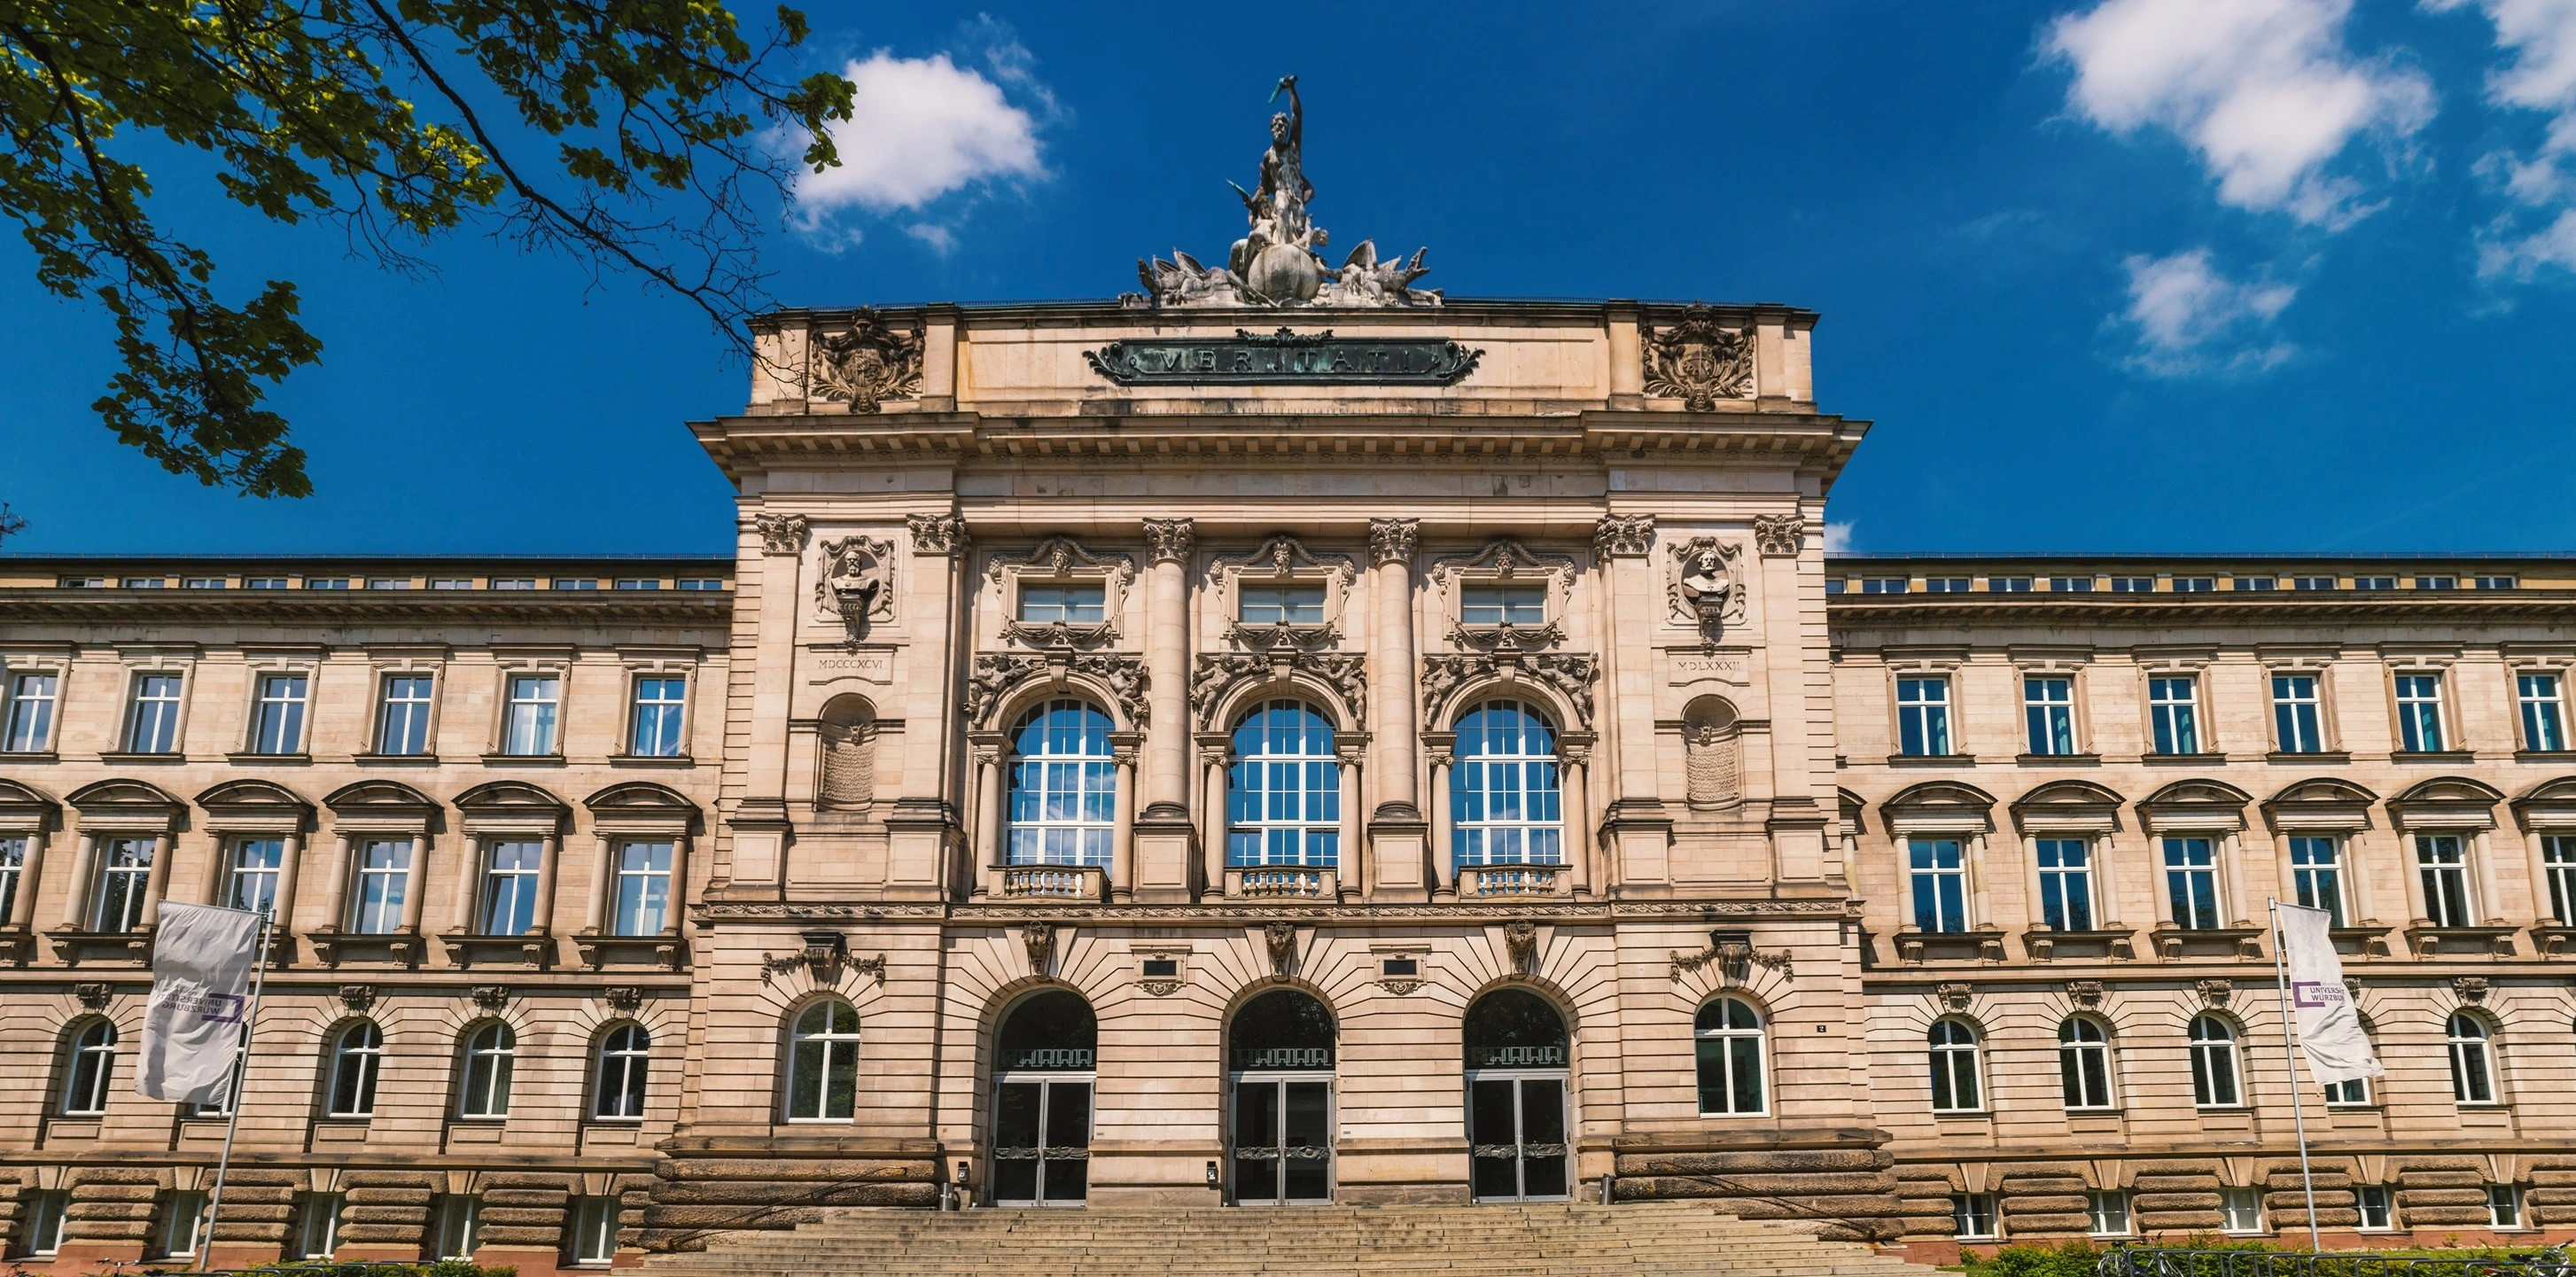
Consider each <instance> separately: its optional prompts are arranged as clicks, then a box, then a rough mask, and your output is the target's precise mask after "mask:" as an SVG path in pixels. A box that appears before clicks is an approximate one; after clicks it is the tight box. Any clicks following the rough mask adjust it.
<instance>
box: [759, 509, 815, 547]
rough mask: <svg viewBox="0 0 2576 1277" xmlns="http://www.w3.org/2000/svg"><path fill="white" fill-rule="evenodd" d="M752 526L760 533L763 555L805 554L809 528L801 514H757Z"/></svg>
mask: <svg viewBox="0 0 2576 1277" xmlns="http://www.w3.org/2000/svg"><path fill="white" fill-rule="evenodd" d="M751 526H752V527H753V528H754V529H756V530H758V531H759V533H760V552H761V553H763V554H803V553H804V552H805V532H806V528H807V527H808V526H809V525H808V524H807V523H806V521H805V516H804V515H801V514H755V515H753V516H751Z"/></svg>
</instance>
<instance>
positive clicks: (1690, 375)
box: [1637, 302, 1753, 412]
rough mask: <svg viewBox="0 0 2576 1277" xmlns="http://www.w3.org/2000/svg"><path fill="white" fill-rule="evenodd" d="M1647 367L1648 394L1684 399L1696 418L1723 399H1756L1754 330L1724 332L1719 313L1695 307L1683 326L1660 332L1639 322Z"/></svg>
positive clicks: (1652, 323) (1652, 324) (1651, 323)
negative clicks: (1754, 388)
mask: <svg viewBox="0 0 2576 1277" xmlns="http://www.w3.org/2000/svg"><path fill="white" fill-rule="evenodd" d="M1637 328H1638V331H1639V335H1640V336H1641V337H1642V338H1643V340H1642V341H1641V342H1640V353H1641V354H1642V355H1643V356H1644V358H1645V364H1646V393H1647V394H1648V395H1650V396H1652V397H1655V398H1658V399H1679V400H1681V401H1682V406H1683V407H1684V408H1687V409H1688V410H1690V411H1692V412H1708V411H1711V410H1713V409H1715V408H1716V407H1717V401H1718V400H1720V399H1750V398H1752V397H1753V330H1752V329H1750V328H1720V327H1718V324H1717V312H1716V311H1713V310H1710V309H1709V308H1708V307H1707V306H1705V305H1702V304H1700V303H1697V302H1694V303H1692V304H1691V306H1690V308H1689V309H1688V310H1685V311H1683V312H1682V318H1681V322H1680V323H1678V324H1676V325H1674V326H1673V327H1670V328H1666V329H1663V330H1661V331H1658V330H1657V329H1656V328H1655V321H1653V320H1652V319H1640V320H1638V321H1637Z"/></svg>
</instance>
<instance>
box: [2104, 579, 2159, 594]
mask: <svg viewBox="0 0 2576 1277" xmlns="http://www.w3.org/2000/svg"><path fill="white" fill-rule="evenodd" d="M2155 589H2156V579H2155V578H2154V577H2151V576H2115V577H2112V578H2111V592H2112V593H2113V594H2153V593H2154V592H2155Z"/></svg>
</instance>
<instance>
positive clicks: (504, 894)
mask: <svg viewBox="0 0 2576 1277" xmlns="http://www.w3.org/2000/svg"><path fill="white" fill-rule="evenodd" d="M545 856H546V845H545V844H544V843H542V842H539V841H537V840H535V839H533V838H524V839H522V838H513V839H494V840H492V841H490V842H488V843H486V844H485V846H484V849H483V901H482V903H483V910H482V916H481V917H480V919H479V921H480V922H481V924H482V933H483V934H484V935H487V936H524V935H526V934H528V933H529V932H531V931H534V930H536V928H537V877H538V874H539V872H540V869H541V867H542V866H543V864H544V863H545Z"/></svg>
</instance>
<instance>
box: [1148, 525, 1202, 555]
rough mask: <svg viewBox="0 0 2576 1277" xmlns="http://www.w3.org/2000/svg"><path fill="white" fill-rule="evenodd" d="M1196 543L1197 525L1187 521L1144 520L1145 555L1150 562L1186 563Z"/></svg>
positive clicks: (1197, 538)
mask: <svg viewBox="0 0 2576 1277" xmlns="http://www.w3.org/2000/svg"><path fill="white" fill-rule="evenodd" d="M1198 541H1199V534H1198V525H1196V524H1194V523H1192V522H1191V521H1190V520H1188V519H1147V520H1145V554H1146V557H1147V558H1148V559H1149V560H1151V561H1152V562H1155V563H1188V562H1189V561H1190V551H1191V550H1193V549H1195V548H1197V546H1198Z"/></svg>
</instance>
